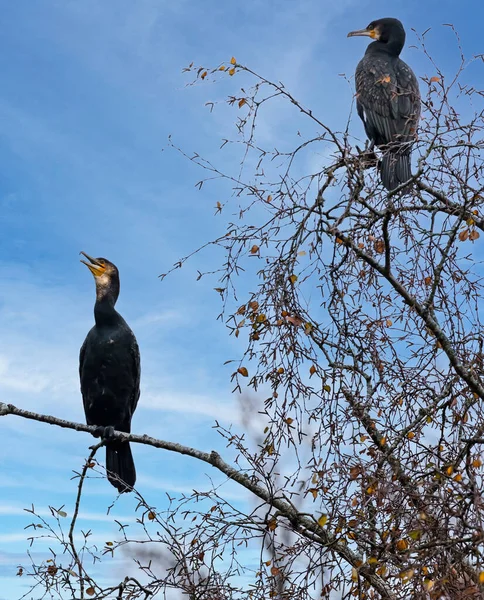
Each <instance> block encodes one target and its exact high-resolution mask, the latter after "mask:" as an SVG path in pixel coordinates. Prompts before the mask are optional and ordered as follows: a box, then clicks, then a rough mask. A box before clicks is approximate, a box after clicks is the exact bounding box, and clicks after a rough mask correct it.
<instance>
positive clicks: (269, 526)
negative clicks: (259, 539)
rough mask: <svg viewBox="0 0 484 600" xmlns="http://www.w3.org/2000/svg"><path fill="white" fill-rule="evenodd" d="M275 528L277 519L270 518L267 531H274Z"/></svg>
mask: <svg viewBox="0 0 484 600" xmlns="http://www.w3.org/2000/svg"><path fill="white" fill-rule="evenodd" d="M276 527H277V519H274V518H272V519H271V520H270V521H268V523H267V528H268V529H269V531H274V529H275V528H276Z"/></svg>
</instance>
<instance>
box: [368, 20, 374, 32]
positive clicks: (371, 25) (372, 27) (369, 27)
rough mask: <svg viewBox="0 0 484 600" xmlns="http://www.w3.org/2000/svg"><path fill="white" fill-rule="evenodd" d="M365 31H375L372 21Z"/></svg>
mask: <svg viewBox="0 0 484 600" xmlns="http://www.w3.org/2000/svg"><path fill="white" fill-rule="evenodd" d="M367 29H369V30H371V29H375V23H373V21H372V22H371V23H370V24H369V25H368V27H367Z"/></svg>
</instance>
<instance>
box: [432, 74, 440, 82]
mask: <svg viewBox="0 0 484 600" xmlns="http://www.w3.org/2000/svg"><path fill="white" fill-rule="evenodd" d="M437 81H440V77H437V76H436V75H434V76H433V77H431V78H430V83H437Z"/></svg>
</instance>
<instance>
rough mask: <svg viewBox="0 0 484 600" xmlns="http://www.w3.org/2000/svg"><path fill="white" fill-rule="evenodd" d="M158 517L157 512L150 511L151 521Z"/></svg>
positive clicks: (149, 517) (149, 518)
mask: <svg viewBox="0 0 484 600" xmlns="http://www.w3.org/2000/svg"><path fill="white" fill-rule="evenodd" d="M155 519H156V514H155V513H154V512H153V511H152V510H150V512H149V513H148V520H149V521H154V520H155Z"/></svg>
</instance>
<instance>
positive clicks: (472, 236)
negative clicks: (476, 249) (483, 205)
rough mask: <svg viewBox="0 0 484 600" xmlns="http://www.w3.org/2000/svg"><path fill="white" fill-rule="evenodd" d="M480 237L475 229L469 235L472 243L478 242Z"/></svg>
mask: <svg viewBox="0 0 484 600" xmlns="http://www.w3.org/2000/svg"><path fill="white" fill-rule="evenodd" d="M478 237H479V232H478V231H477V230H476V229H473V230H472V231H471V232H470V233H469V239H470V240H471V242H473V241H474V240H477V239H478Z"/></svg>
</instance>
